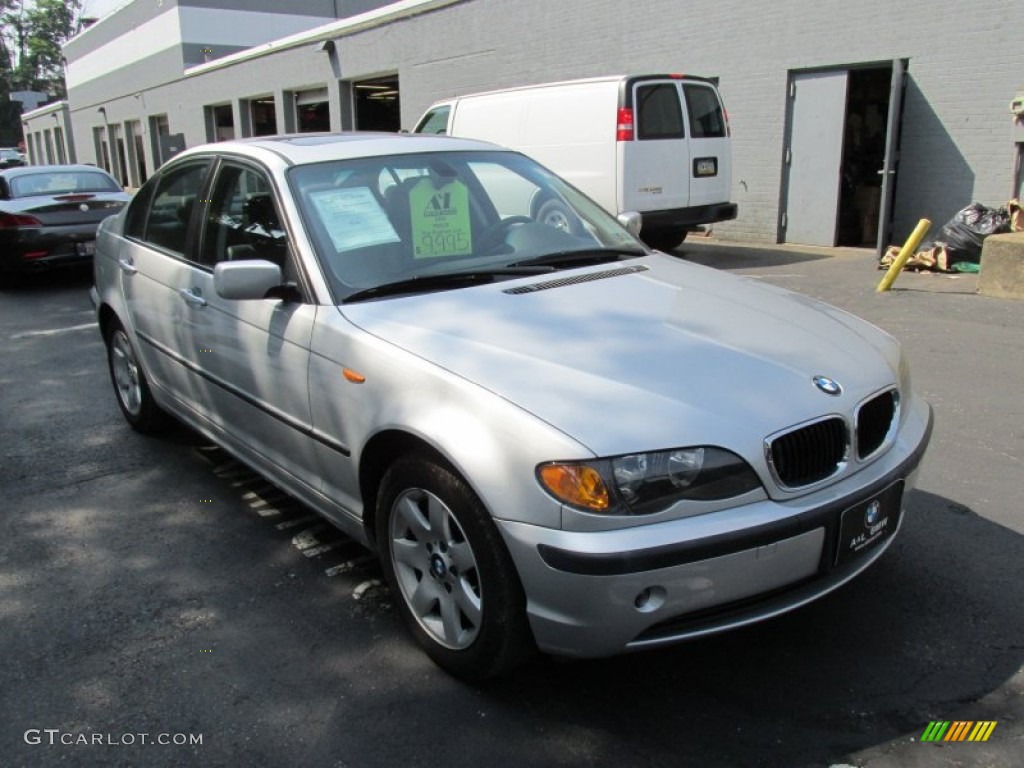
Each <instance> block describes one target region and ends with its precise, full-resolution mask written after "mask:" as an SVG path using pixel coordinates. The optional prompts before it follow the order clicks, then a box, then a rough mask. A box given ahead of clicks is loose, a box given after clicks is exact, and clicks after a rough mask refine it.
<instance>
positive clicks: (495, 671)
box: [376, 455, 534, 680]
mask: <svg viewBox="0 0 1024 768" xmlns="http://www.w3.org/2000/svg"><path fill="white" fill-rule="evenodd" d="M376 532H377V544H378V548H379V550H380V558H381V563H382V564H383V569H384V575H385V577H386V578H387V581H388V585H389V586H390V587H391V591H392V593H393V594H394V596H395V603H396V604H397V606H398V611H399V613H400V614H401V616H402V619H403V621H404V622H405V625H406V626H407V627H408V629H409V631H410V632H412V634H413V637H415V639H416V642H417V643H419V645H420V646H421V647H422V648H423V650H424V651H426V653H427V655H428V656H430V658H431V659H433V660H434V662H435V663H437V665H438V666H440V667H441V668H443V669H444V670H446V671H447V672H449V673H450V674H452V675H454V676H455V677H458V678H461V679H463V680H483V679H486V678H489V677H494V676H496V675H500V674H502V673H504V672H507V671H509V670H511V669H512V668H513V667H515V666H517V665H519V664H520V663H522V662H523V661H524V660H525V659H526V658H527V657H528V656H529V655H530V654H531V653H532V651H533V650H534V646H533V637H532V635H531V633H530V628H529V623H528V622H527V618H526V597H525V595H524V593H523V588H522V585H521V584H520V581H519V576H518V574H517V573H516V570H515V566H514V564H513V563H512V558H511V557H510V556H509V554H508V551H507V550H506V548H505V544H504V542H503V541H502V540H501V535H500V534H499V533H498V529H497V528H496V527H495V525H494V521H493V520H492V519H491V516H490V514H489V513H488V512H487V510H486V509H485V508H484V505H483V503H482V502H481V501H480V499H479V498H477V496H476V494H475V493H474V492H473V490H472V489H471V488H470V487H469V485H468V484H467V483H466V482H465V481H464V480H463V479H462V478H461V477H459V476H458V475H457V474H456V473H455V472H454V471H453V470H452V469H451V468H450V467H448V466H447V465H445V464H442V463H441V462H440V461H438V460H435V459H434V458H432V457H429V456H425V455H412V456H406V457H403V458H401V459H399V460H398V461H396V462H395V463H394V464H393V465H392V466H391V467H390V468H389V469H388V471H387V472H386V473H385V475H384V478H383V480H382V482H381V492H380V495H379V496H378V502H377V531H376Z"/></svg>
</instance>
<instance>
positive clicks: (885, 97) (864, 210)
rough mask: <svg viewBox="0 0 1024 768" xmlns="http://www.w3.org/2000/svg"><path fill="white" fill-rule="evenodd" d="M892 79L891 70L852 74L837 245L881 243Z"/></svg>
mask: <svg viewBox="0 0 1024 768" xmlns="http://www.w3.org/2000/svg"><path fill="white" fill-rule="evenodd" d="M891 79H892V68H891V67H885V68H883V69H855V70H851V71H850V74H849V80H848V83H847V89H846V126H845V131H844V134H845V138H844V140H843V162H842V170H841V172H840V178H841V186H840V193H839V232H838V235H837V237H836V241H837V242H836V245H848V246H855V247H869V246H870V247H874V245H875V242H876V240H877V239H878V211H879V206H880V205H881V202H882V197H881V194H882V175H881V174H882V167H883V166H884V165H885V126H886V122H887V119H888V116H889V82H890V80H891Z"/></svg>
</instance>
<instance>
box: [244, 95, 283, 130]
mask: <svg viewBox="0 0 1024 768" xmlns="http://www.w3.org/2000/svg"><path fill="white" fill-rule="evenodd" d="M249 109H250V119H251V121H252V135H253V136H273V135H274V134H275V133H277V105H276V104H275V103H274V97H273V96H264V97H261V98H257V99H250V100H249Z"/></svg>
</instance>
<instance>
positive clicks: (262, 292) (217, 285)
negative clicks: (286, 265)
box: [213, 259, 283, 301]
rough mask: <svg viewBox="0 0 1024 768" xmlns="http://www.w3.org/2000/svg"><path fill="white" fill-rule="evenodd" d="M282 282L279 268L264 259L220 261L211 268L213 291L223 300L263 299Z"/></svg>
mask: <svg viewBox="0 0 1024 768" xmlns="http://www.w3.org/2000/svg"><path fill="white" fill-rule="evenodd" d="M282 282H283V279H282V277H281V268H280V267H279V266H277V264H275V263H274V262H272V261H266V260H265V259H247V260H245V261H222V262H219V263H218V264H217V265H216V266H215V267H214V268H213V289H214V290H215V291H216V292H217V295H218V296H220V297H222V298H225V299H234V300H238V301H245V300H251V299H264V298H266V296H267V293H268V292H269V291H271V290H273V289H274V288H277V287H278V286H280V285H281V283H282Z"/></svg>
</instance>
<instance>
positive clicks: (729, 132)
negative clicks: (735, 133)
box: [722, 107, 732, 136]
mask: <svg viewBox="0 0 1024 768" xmlns="http://www.w3.org/2000/svg"><path fill="white" fill-rule="evenodd" d="M722 114H723V115H725V135H726V136H732V126H731V125H729V110H728V109H726V108H725V107H722Z"/></svg>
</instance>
